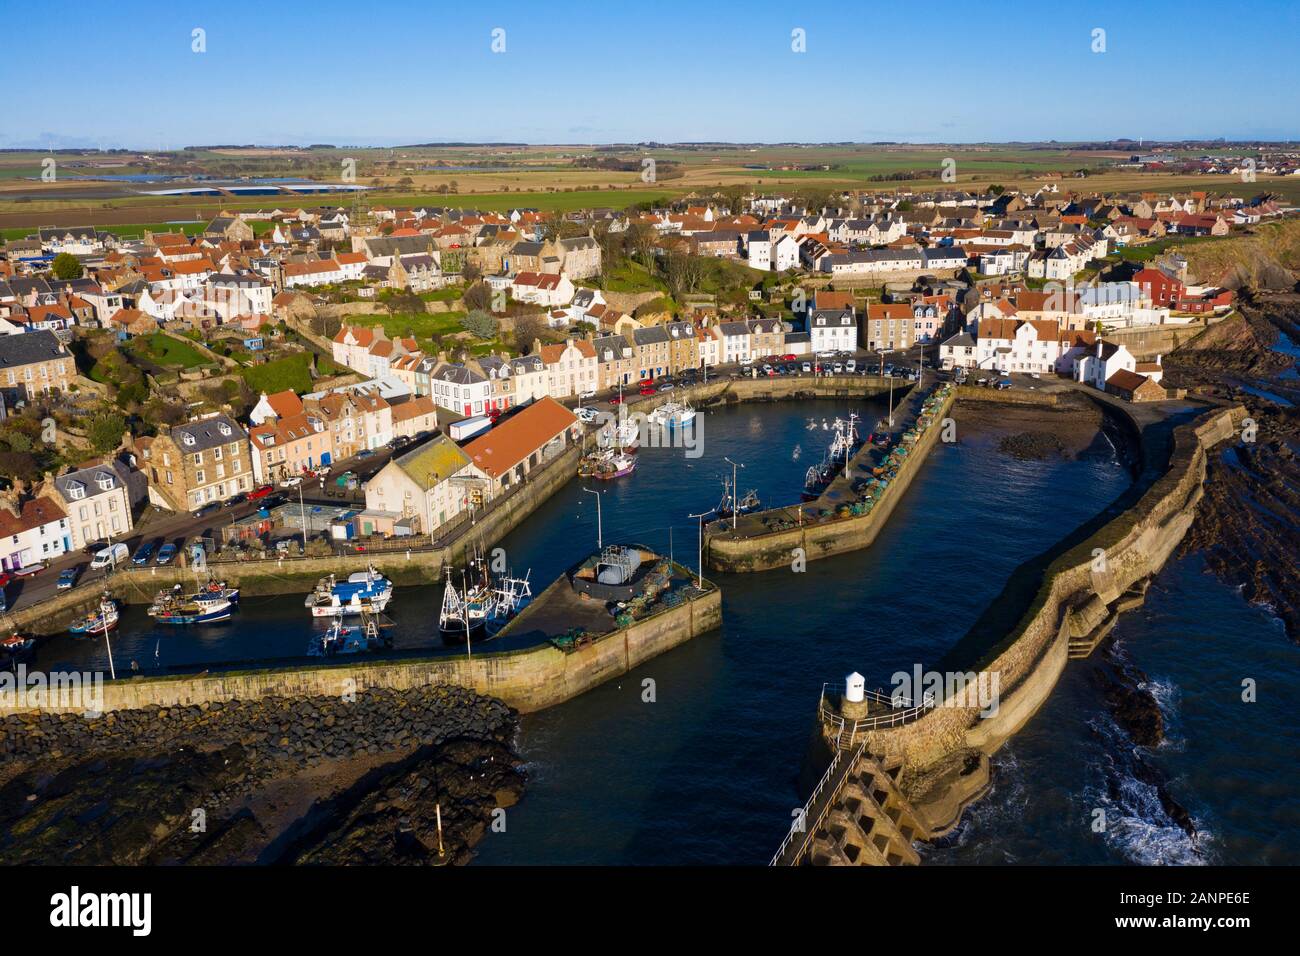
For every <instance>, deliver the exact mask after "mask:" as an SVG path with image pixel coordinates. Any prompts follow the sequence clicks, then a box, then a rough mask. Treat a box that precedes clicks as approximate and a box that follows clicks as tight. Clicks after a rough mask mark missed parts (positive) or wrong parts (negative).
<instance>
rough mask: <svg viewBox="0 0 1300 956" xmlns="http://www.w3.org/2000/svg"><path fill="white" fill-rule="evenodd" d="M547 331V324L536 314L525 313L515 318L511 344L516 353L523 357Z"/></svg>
mask: <svg viewBox="0 0 1300 956" xmlns="http://www.w3.org/2000/svg"><path fill="white" fill-rule="evenodd" d="M545 331H546V323H545V322H543V321H542V317H541V316H540V315H539V314H538V313H536V312H524V313H522V314H520V315H517V316H515V328H514V332H513V333H512V334H511V342H512V344H513V345H514V347H515V351H516V352H518V353H519V354H520V355H523V354H524V353H525V352H527V351H528V350H529V349H531V348H532V347H533V342H534V341H536V340H537V339H540V338H541V337H542V333H544V332H545Z"/></svg>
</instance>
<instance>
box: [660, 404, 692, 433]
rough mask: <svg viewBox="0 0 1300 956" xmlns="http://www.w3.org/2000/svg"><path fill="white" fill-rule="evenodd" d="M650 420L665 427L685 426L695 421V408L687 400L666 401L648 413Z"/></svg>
mask: <svg viewBox="0 0 1300 956" xmlns="http://www.w3.org/2000/svg"><path fill="white" fill-rule="evenodd" d="M650 421H652V422H654V423H655V424H657V425H663V426H665V427H667V428H685V427H686V426H687V425H689V424H691V422H693V421H695V409H693V408H691V406H690V403H689V402H685V403H678V402H666V403H664V404H663V405H660V406H659V407H658V408H656V409H655V410H654V411H653V412H651V413H650Z"/></svg>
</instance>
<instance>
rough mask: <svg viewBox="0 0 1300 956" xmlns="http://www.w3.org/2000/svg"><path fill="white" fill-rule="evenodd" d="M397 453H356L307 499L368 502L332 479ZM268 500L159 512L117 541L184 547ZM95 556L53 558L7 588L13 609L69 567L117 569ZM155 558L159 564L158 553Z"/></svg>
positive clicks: (97, 574) (368, 471) (42, 596)
mask: <svg viewBox="0 0 1300 956" xmlns="http://www.w3.org/2000/svg"><path fill="white" fill-rule="evenodd" d="M392 454H393V452H392V450H391V449H388V448H382V449H379V450H376V451H374V452H372V453H370V454H369V455H365V456H363V457H360V458H357V457H353V458H349V459H346V460H344V461H341V462H338V463H336V464H335V465H334V466H333V467H332V468H331V470H330V471H329V472H328V473H326V474H324V475H322V476H321V478H320V480H312V481H308V482H306V483H304V485H303V488H302V500H303V504H304V505H347V504H353V505H358V506H361V507H364V504H365V496H364V493H363V492H362V491H361V490H360V488H359V487H358V489H357V490H356V491H353V492H350V493H348V492H342V491H338V492H337V493H336V489H337V486H336V485H334V484H333V482H332V479H334V478H336V477H337V476H339V475H341V474H343V473H344V472H346V471H353V472H355V473H356V475H357V477H358V479H359V480H360V481H361V482H364V481H366V480H367V479H369V478H370V477H371V476H373V475H374V474H375V472H377V471H378V470H379V469H380V468H382V467H383V466H384V465H385V464H387V463H388V460H389V458H390V457H392ZM327 489H328V490H327ZM276 498H278V499H280V500H282V501H284V502H286V503H288V502H293V503H296V502H297V501H298V490H297V489H296V488H283V489H279V490H277V492H276V493H275V495H274V496H272V500H275V499H276ZM264 503H265V502H261V501H245V502H242V503H240V504H238V505H235V506H233V507H222V508H220V509H219V510H217V511H214V512H213V513H211V514H208V515H205V516H204V517H202V518H196V517H194V515H193V514H191V513H190V512H188V511H181V512H160V511H154V512H152V513H151V514H150V516H149V519H148V520H147V521H145V522H144V523H143V524H142V525H140V526H137V527H136V528H134V529H132V531H131V533H130V534H128V535H127V536H126V537H123V538H114V539H113V543H115V544H116V543H118V542H124V543H125V544H126V546H127V547H128V548H129V549H130V550H131V554H132V556H134V555H135V552H136V549H137V548H139V547H140V545H141V544H145V543H149V544H152V545H153V552H154V555H157V553H158V549H159V548H160V547H162V545H163V544H164V543H168V542H170V543H171V544H174V545H176V547H177V549H178V550H179V549H180V548H181V546H182V545H183V544H184V543H185V542H186V541H187V540H190V539H192V538H197V537H212V538H216V537H218V533H219V531H220V529H221V528H223V527H225V526H226V525H230V524H233V523H234V522H236V521H238V520H240V519H241V518H246V517H248V516H249V515H251V514H252V513H253V512H255V511H257V510H258V509H259V508H261V507H262V506H263V504H264ZM92 556H93V555H91V554H87V553H84V552H81V551H73V552H69V553H68V554H65V555H63V556H61V557H59V558H58V559H56V560H53V561H50V562H49V563H48V564H47V565H46V568H45V570H44V571H42V572H40V573H39V574H36V575H33V576H32V577H28V578H21V579H18V580H14V581H11V582H10V583H9V584H8V585H7V586H6V587H5V588H4V593H5V598H6V600H7V603H8V607H9V610H11V611H16V610H19V609H21V608H24V607H29V606H30V605H32V604H35V603H36V602H38V601H43V600H46V599H47V598H49V597H51V596H53V595H54V594H55V593H56V592H57V584H58V579H59V574H60V573H61V572H62V571H64V570H65V569H67V568H80V569H81V573H80V574H79V575H78V577H77V584H78V585H81V584H85V583H87V582H94V581H102V580H104V579H106V578H107V577H108V576H109V575H110V574H111V573H112V571H111V569H106V570H99V571H92V570H90V560H91V557H92ZM149 563H150V564H152V563H153V557H152V556H151V558H150V561H149Z"/></svg>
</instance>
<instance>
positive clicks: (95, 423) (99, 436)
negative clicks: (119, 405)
mask: <svg viewBox="0 0 1300 956" xmlns="http://www.w3.org/2000/svg"><path fill="white" fill-rule="evenodd" d="M124 431H126V419H124V418H123V417H122V416H121V415H118V414H117V413H116V412H100V413H99V414H98V415H96V416H95V417H94V418H92V419H91V420H90V427H89V428H87V429H86V437H87V438H89V439H90V445H91V447H92V448H94V449H95V451H96V452H98V453H99V454H101V455H106V454H108V453H109V452H110V451H112V450H113V449H115V448H117V446H118V445H119V444H121V442H122V433H123V432H124Z"/></svg>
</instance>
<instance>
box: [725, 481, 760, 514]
mask: <svg viewBox="0 0 1300 956" xmlns="http://www.w3.org/2000/svg"><path fill="white" fill-rule="evenodd" d="M762 507H763V503H762V502H761V501H759V500H758V491H756V490H755V489H753V488H751V489H750V490H749V491H747V492H745V493H744V494H743V495H741V497H740V499H739V500H737V499H736V496H735V494H734V493H733V491H732V488H731V481H730V480H729V479H727V478H723V479H722V499H721V500H720V501H719V502H718V506H717V507H716V508H714V509H713V510H714V511H716V512H717V513H718V517H720V518H730V517H731V516H732V515H736V514H741V515H747V514H750V513H751V512H754V511H760V510H762Z"/></svg>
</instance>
